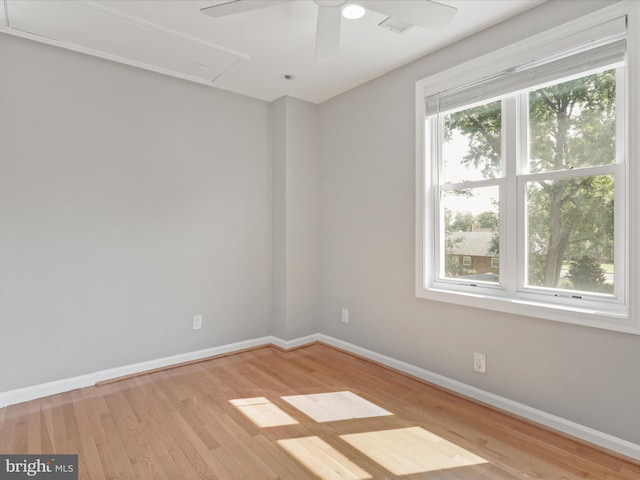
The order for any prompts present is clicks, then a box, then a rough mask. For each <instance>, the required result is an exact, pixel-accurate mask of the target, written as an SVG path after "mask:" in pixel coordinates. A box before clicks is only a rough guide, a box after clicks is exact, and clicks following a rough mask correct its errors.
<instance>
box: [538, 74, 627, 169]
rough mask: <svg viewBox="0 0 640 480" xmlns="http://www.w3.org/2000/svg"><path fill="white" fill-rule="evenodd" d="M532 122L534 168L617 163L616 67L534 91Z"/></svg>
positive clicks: (568, 167) (578, 166)
mask: <svg viewBox="0 0 640 480" xmlns="http://www.w3.org/2000/svg"><path fill="white" fill-rule="evenodd" d="M529 122H530V126H529V149H530V154H529V155H530V159H529V172H531V173H537V172H548V171H556V170H567V169H573V168H580V167H588V166H596V165H610V164H613V163H615V161H616V72H615V70H608V71H606V72H601V73H594V74H592V75H587V76H585V77H582V78H578V79H575V80H570V81H568V82H563V83H559V84H556V85H551V86H549V87H545V88H541V89H539V90H535V91H533V92H530V93H529Z"/></svg>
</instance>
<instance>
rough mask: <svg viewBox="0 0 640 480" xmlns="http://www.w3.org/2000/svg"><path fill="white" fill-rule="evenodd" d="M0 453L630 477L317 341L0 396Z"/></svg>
mask: <svg viewBox="0 0 640 480" xmlns="http://www.w3.org/2000/svg"><path fill="white" fill-rule="evenodd" d="M320 394H330V395H320ZM301 395H309V396H308V397H300V396H301ZM282 397H293V401H292V398H289V399H288V400H289V401H287V400H285V399H283V398H282ZM333 415H335V416H333ZM345 417H346V419H344V418H345ZM314 418H315V419H316V420H314ZM333 418H343V419H342V420H332V419H333ZM0 453H2V454H10V453H18V454H31V453H32V454H38V453H57V454H64V453H77V454H78V455H79V478H80V479H83V480H85V479H89V480H108V479H115V480H121V479H122V480H151V479H166V480H197V479H211V480H214V479H238V480H289V479H294V480H306V479H313V480H318V479H321V480H333V479H354V480H360V479H367V478H372V479H380V480H395V479H424V480H437V479H451V480H453V479H456V480H471V479H474V480H480V479H484V480H514V479H536V478H539V479H550V480H563V479H566V480H573V479H581V480H584V479H594V480H595V479H599V480H613V479H620V480H638V479H640V466H638V465H634V464H632V463H629V462H625V461H624V460H621V459H619V458H616V457H613V456H610V455H607V454H606V453H604V452H602V451H599V450H597V449H593V448H590V447H588V446H586V445H584V444H582V443H579V442H575V441H573V440H570V439H567V438H565V437H562V436H559V435H556V434H554V433H551V432H549V431H547V430H544V429H541V428H538V427H536V426H534V425H532V424H529V423H526V422H522V421H520V420H518V419H515V418H513V417H510V416H507V415H504V414H501V413H499V412H497V411H494V410H492V409H489V408H486V407H483V406H480V405H477V404H474V403H472V402H470V401H468V400H465V399H462V398H459V397H457V396H454V395H452V394H449V393H447V392H444V391H442V390H440V389H438V388H435V387H432V386H429V385H426V384H424V383H422V382H419V381H417V380H414V379H411V378H408V377H406V376H404V375H401V374H399V373H396V372H393V371H390V370H388V369H385V368H383V367H380V366H378V365H375V364H373V363H370V362H367V361H365V360H362V359H359V358H356V357H353V356H351V355H348V354H345V353H343V352H340V351H337V350H335V349H333V348H330V347H327V346H324V345H311V346H308V347H305V348H301V349H298V350H295V351H291V352H282V351H280V350H277V349H275V348H268V347H265V348H261V349H257V350H253V351H250V352H244V353H240V354H237V355H232V356H228V357H224V358H217V359H213V360H209V361H205V362H200V363H195V364H191V365H186V366H182V367H178V368H174V369H170V370H165V371H158V372H154V373H150V374H147V375H140V376H137V377H134V378H128V379H125V380H121V381H118V382H114V383H110V384H106V385H100V386H95V387H90V388H84V389H81V390H75V391H73V392H68V393H64V394H60V395H54V396H51V397H47V398H44V399H39V400H34V401H31V402H26V403H22V404H18V405H13V406H10V407H7V408H3V409H0Z"/></svg>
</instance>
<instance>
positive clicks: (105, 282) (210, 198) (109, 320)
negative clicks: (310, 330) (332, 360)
mask: <svg viewBox="0 0 640 480" xmlns="http://www.w3.org/2000/svg"><path fill="white" fill-rule="evenodd" d="M0 58H2V74H0V139H1V141H0V365H1V366H2V367H1V369H0V371H1V374H0V391H6V390H9V389H14V388H19V387H24V386H28V385H34V384H38V383H42V382H47V381H52V380H56V379H61V378H67V377H73V376H76V375H81V374H84V373H89V372H94V371H97V370H101V369H105V368H111V367H117V366H120V365H126V364H131V363H135V362H139V361H143V360H151V359H155V358H160V357H164V356H168V355H173V354H177V353H183V352H188V351H193V350H198V349H201V348H207V347H212V346H216V345H221V344H228V343H232V342H235V341H240V340H246V339H249V338H256V337H261V336H264V335H267V334H269V333H270V324H271V318H270V317H271V267H270V262H271V211H270V194H271V191H270V182H271V170H270V162H269V157H270V154H269V142H270V138H269V137H270V129H269V127H270V120H269V104H267V103H265V102H262V101H259V100H254V99H250V98H247V97H243V96H239V95H234V94H230V93H226V92H223V91H220V90H216V89H212V88H208V87H205V86H202V85H197V84H193V83H189V82H185V81H182V80H177V79H174V78H171V77H167V76H163V75H158V74H154V73H150V72H147V71H144V70H140V69H135V68H131V67H128V66H124V65H119V64H116V63H112V62H108V61H105V60H101V59H97V58H94V57H90V56H85V55H81V54H78V53H73V52H69V51H66V50H63V49H58V48H54V47H49V46H45V45H42V44H39V43H35V42H31V41H27V40H23V39H19V38H16V37H11V36H7V35H4V34H0ZM198 313H200V314H203V315H204V326H203V329H202V330H201V331H195V332H194V331H192V330H191V317H192V315H194V314H198Z"/></svg>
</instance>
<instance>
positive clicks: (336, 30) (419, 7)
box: [201, 0, 457, 62]
mask: <svg viewBox="0 0 640 480" xmlns="http://www.w3.org/2000/svg"><path fill="white" fill-rule="evenodd" d="M294 1H299V0H230V1H227V2H224V3H221V4H218V5H213V6H211V7H206V8H203V9H201V12H202V13H204V14H205V15H209V16H210V17H224V16H227V15H235V14H237V13H242V12H248V11H251V10H258V9H261V8H265V7H272V6H274V5H279V4H282V3H289V2H294ZM313 1H314V2H315V3H316V4H317V5H318V20H317V26H316V62H328V61H329V60H332V59H333V58H335V57H336V56H337V55H338V50H339V48H340V25H341V21H342V8H343V7H346V6H348V5H351V4H355V5H360V6H361V7H364V8H366V9H368V10H372V11H374V12H378V13H381V14H383V15H386V16H387V17H391V18H394V19H397V20H401V21H404V22H407V24H411V25H419V26H421V27H424V28H437V27H441V26H443V25H446V24H447V23H449V22H451V20H452V19H453V17H454V16H455V14H456V12H457V9H456V8H454V7H450V6H448V5H443V4H441V3H437V2H434V1H431V0H354V1H351V0H313Z"/></svg>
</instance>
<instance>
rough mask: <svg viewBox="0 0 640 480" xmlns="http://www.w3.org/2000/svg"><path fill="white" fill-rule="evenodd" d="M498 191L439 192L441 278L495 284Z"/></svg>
mask: <svg viewBox="0 0 640 480" xmlns="http://www.w3.org/2000/svg"><path fill="white" fill-rule="evenodd" d="M498 195H499V189H498V187H497V186H496V187H482V188H469V189H465V190H447V191H444V192H442V197H441V198H442V203H441V206H442V212H443V216H444V220H443V221H444V236H443V238H442V239H441V241H442V242H443V243H442V245H444V258H443V261H442V262H441V263H442V265H443V275H442V276H444V277H447V278H461V279H467V280H472V281H482V282H496V283H497V282H498V279H499V275H500V269H499V265H497V264H496V263H495V261H492V260H493V259H494V257H497V256H498V254H499V246H500V239H499V235H498V234H499V231H500V220H499V215H498V200H499V197H498Z"/></svg>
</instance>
